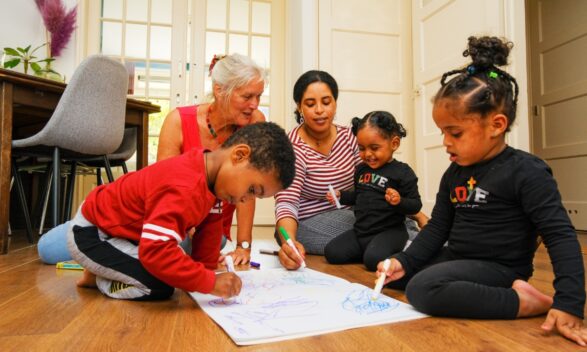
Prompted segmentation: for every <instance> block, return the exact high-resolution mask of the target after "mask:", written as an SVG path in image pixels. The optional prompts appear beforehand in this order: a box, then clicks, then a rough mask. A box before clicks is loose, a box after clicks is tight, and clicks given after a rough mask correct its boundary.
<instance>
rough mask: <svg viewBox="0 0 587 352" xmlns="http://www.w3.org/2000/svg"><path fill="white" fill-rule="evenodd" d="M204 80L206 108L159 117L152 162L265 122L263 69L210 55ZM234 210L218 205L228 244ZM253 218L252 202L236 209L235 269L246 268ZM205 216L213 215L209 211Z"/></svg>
mask: <svg viewBox="0 0 587 352" xmlns="http://www.w3.org/2000/svg"><path fill="white" fill-rule="evenodd" d="M210 77H211V78H212V92H211V94H210V98H211V101H210V102H209V103H205V104H200V105H192V106H184V107H178V108H176V109H175V110H173V111H171V112H170V113H169V114H168V115H167V116H166V117H165V121H164V122H163V126H162V127H161V133H160V136H159V147H158V150H157V161H159V160H163V159H167V158H170V157H173V156H176V155H179V154H182V153H184V152H186V151H189V150H191V149H193V148H202V147H203V148H205V149H209V150H215V149H217V148H218V147H220V146H221V145H222V143H223V142H224V141H225V140H226V139H227V138H228V137H230V136H231V135H232V133H233V132H234V131H236V130H237V129H238V128H239V127H241V126H245V125H248V124H251V123H255V122H261V121H265V116H264V115H263V113H262V112H261V111H259V110H258V107H259V101H260V99H261V95H262V94H263V91H264V89H265V79H266V73H265V70H264V69H263V68H261V67H260V66H258V65H257V64H256V63H255V62H254V61H253V60H251V59H250V58H248V57H246V56H243V55H240V54H231V55H228V56H223V57H217V56H215V57H214V59H213V60H212V63H211V64H210ZM234 210H235V206H234V205H232V204H227V203H225V204H223V210H222V221H221V222H222V228H223V233H224V235H225V236H226V237H227V238H228V239H230V227H231V225H232V217H233V213H234ZM254 213H255V201H254V200H253V201H251V202H247V203H240V204H237V205H236V215H237V216H236V217H237V236H236V237H237V238H236V243H237V247H236V250H235V251H234V252H232V253H230V254H231V255H232V256H233V258H234V263H235V264H246V263H248V262H249V260H250V257H251V248H250V245H251V239H252V230H253V216H254ZM210 216H211V217H212V216H214V215H213V213H212V212H211V215H210ZM216 216H218V215H216ZM198 230H199V229H198Z"/></svg>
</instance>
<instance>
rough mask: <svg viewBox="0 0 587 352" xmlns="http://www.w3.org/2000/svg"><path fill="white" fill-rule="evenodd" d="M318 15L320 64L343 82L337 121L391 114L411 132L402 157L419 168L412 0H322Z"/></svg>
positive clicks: (340, 88) (402, 146)
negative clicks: (413, 93) (384, 112)
mask: <svg viewBox="0 0 587 352" xmlns="http://www.w3.org/2000/svg"><path fill="white" fill-rule="evenodd" d="M318 14H319V24H318V32H319V52H318V55H319V57H318V61H319V68H320V69H321V70H324V71H327V72H329V73H330V74H331V75H332V76H333V77H334V78H335V79H336V81H337V83H338V86H339V98H338V110H337V117H336V120H335V122H336V123H338V124H340V125H343V126H348V125H349V124H350V120H351V119H352V118H353V117H355V116H357V117H363V116H364V115H365V114H366V113H368V112H370V111H373V110H387V111H389V112H391V113H392V114H393V115H394V116H395V117H396V118H397V119H398V120H399V122H401V123H402V124H403V125H404V127H405V128H406V129H407V130H408V138H407V139H405V140H403V141H402V145H401V147H400V149H399V151H398V153H397V158H398V159H400V160H402V161H404V162H407V163H409V164H411V165H412V167H415V165H414V164H413V160H414V159H413V155H414V143H413V140H414V139H413V138H414V137H413V128H412V121H413V120H412V118H411V116H412V112H413V110H412V106H413V104H412V100H411V87H412V80H411V67H412V57H411V36H410V22H411V21H410V1H408V0H320V1H319V8H318Z"/></svg>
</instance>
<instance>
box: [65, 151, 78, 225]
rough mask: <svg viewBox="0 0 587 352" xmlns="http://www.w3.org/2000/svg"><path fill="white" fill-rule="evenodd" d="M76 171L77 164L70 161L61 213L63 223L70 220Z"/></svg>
mask: <svg viewBox="0 0 587 352" xmlns="http://www.w3.org/2000/svg"><path fill="white" fill-rule="evenodd" d="M76 171H77V162H76V161H75V160H72V161H71V168H70V170H69V180H68V182H67V191H66V192H67V193H66V194H65V209H64V211H63V222H66V221H68V220H69V219H71V205H72V202H73V191H74V187H75V174H76Z"/></svg>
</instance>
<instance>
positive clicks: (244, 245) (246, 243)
mask: <svg viewBox="0 0 587 352" xmlns="http://www.w3.org/2000/svg"><path fill="white" fill-rule="evenodd" d="M249 246H250V244H249V242H247V241H242V242H241V247H243V248H244V249H248V248H249Z"/></svg>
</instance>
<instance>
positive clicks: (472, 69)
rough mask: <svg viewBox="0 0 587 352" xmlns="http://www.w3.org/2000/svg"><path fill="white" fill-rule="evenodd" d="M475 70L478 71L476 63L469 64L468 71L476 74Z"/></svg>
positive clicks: (470, 73)
mask: <svg viewBox="0 0 587 352" xmlns="http://www.w3.org/2000/svg"><path fill="white" fill-rule="evenodd" d="M475 71H477V69H476V68H475V66H474V65H469V66H467V73H468V74H469V75H474V74H475Z"/></svg>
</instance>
